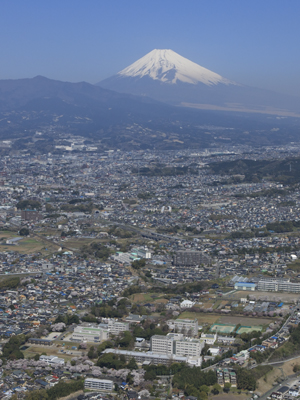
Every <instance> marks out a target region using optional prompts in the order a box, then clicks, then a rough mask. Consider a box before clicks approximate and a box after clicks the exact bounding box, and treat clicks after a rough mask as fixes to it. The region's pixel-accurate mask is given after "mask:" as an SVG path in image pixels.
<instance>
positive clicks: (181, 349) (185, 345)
mask: <svg viewBox="0 0 300 400" xmlns="http://www.w3.org/2000/svg"><path fill="white" fill-rule="evenodd" d="M203 347H204V342H203V341H200V340H197V339H191V338H185V337H183V334H181V333H179V334H178V333H169V334H168V335H167V336H163V335H154V336H152V337H151V340H150V348H151V351H152V352H153V353H155V354H164V355H166V356H173V355H175V356H179V357H180V356H183V357H200V355H201V350H202V349H203Z"/></svg>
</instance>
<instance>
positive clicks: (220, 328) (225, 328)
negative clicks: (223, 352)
mask: <svg viewBox="0 0 300 400" xmlns="http://www.w3.org/2000/svg"><path fill="white" fill-rule="evenodd" d="M234 330H235V325H225V324H213V326H212V327H211V328H210V331H211V332H220V333H232V332H233V331H234Z"/></svg>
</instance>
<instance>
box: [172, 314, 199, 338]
mask: <svg viewBox="0 0 300 400" xmlns="http://www.w3.org/2000/svg"><path fill="white" fill-rule="evenodd" d="M174 330H175V332H179V333H184V334H186V335H190V336H197V335H198V320H197V318H195V319H194V320H192V319H175V321H174Z"/></svg>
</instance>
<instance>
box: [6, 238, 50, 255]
mask: <svg viewBox="0 0 300 400" xmlns="http://www.w3.org/2000/svg"><path fill="white" fill-rule="evenodd" d="M11 237H12V236H11ZM44 248H45V244H44V243H42V242H40V241H38V240H36V239H33V238H24V239H22V240H20V241H19V242H18V244H17V245H16V246H9V245H6V244H2V245H1V246H0V250H1V251H17V252H19V253H23V254H27V253H37V252H40V251H42V250H43V249H44Z"/></svg>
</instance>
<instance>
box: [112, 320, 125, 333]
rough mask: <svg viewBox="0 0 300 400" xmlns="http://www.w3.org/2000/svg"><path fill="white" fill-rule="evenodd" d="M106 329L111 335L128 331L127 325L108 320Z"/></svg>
mask: <svg viewBox="0 0 300 400" xmlns="http://www.w3.org/2000/svg"><path fill="white" fill-rule="evenodd" d="M107 328H108V330H109V333H111V334H112V335H119V334H120V333H121V332H125V331H129V323H128V322H121V321H114V320H109V321H108V323H107Z"/></svg>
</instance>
